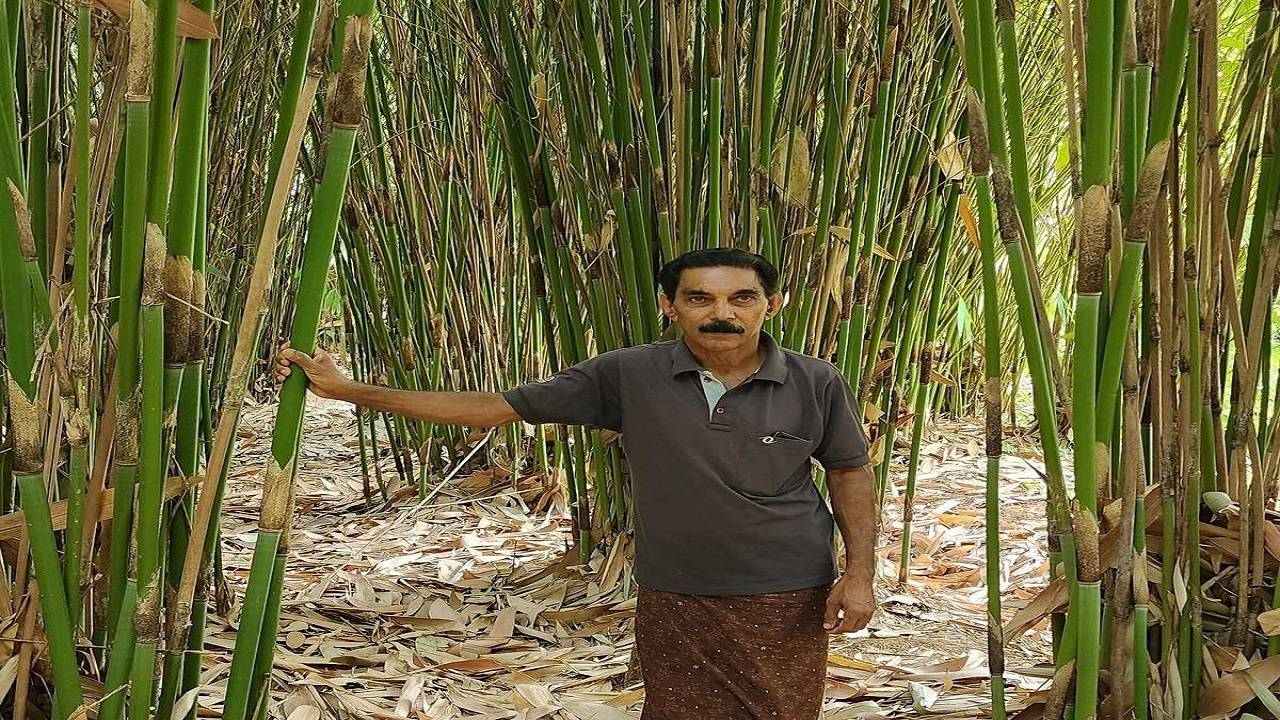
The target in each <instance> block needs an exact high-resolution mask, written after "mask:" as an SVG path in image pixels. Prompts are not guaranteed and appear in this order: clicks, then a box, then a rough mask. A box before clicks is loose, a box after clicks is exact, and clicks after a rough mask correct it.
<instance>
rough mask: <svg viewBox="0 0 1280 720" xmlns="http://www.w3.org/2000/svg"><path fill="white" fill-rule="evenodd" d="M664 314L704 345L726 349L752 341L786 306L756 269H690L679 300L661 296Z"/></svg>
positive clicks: (678, 292) (679, 290)
mask: <svg viewBox="0 0 1280 720" xmlns="http://www.w3.org/2000/svg"><path fill="white" fill-rule="evenodd" d="M659 303H660V304H661V305H662V312H663V314H664V315H666V316H667V317H669V318H671V320H672V321H674V322H676V323H678V324H679V325H680V328H681V329H682V330H684V333H685V336H686V337H688V338H690V339H692V340H693V341H694V342H696V343H698V344H699V345H700V346H702V347H706V348H708V349H712V350H722V349H730V348H734V347H737V346H739V345H741V344H743V343H745V342H747V341H748V339H749V338H752V337H754V336H755V335H756V333H758V332H760V328H761V327H763V326H764V321H765V320H767V319H769V318H771V317H773V315H774V314H775V313H777V312H778V309H779V308H780V307H781V306H782V294H781V293H777V292H775V293H774V294H773V295H765V292H764V287H763V286H762V285H761V284H760V277H759V276H758V275H756V271H755V270H752V269H751V268H737V267H706V268H689V269H687V270H685V271H684V272H682V273H680V286H679V287H678V288H676V296H675V298H668V297H667V296H666V293H661V294H660V295H659Z"/></svg>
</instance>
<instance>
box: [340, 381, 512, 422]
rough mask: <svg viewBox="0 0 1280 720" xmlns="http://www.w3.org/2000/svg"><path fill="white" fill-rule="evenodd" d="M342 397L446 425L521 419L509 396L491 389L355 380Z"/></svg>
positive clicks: (397, 413)
mask: <svg viewBox="0 0 1280 720" xmlns="http://www.w3.org/2000/svg"><path fill="white" fill-rule="evenodd" d="M338 399H339V400H345V401H347V402H349V403H353V404H355V405H359V406H360V407H366V408H369V409H371V410H380V411H383V412H389V413H394V414H396V415H403V416H404V417H409V418H414V419H416V420H425V421H427V422H434V423H444V424H446V425H466V426H468V427H493V426H495V425H503V424H505V423H509V422H514V421H515V420H519V419H520V416H519V415H518V414H517V413H516V411H515V410H513V409H512V408H511V405H510V404H509V403H507V401H506V398H504V397H502V395H500V394H499V393H491V392H436V391H431V390H398V389H396V388H389V387H382V386H381V385H368V384H365V383H351V385H350V386H349V387H347V388H346V389H345V390H344V391H343V392H342V394H341V396H340V397H339V398H338Z"/></svg>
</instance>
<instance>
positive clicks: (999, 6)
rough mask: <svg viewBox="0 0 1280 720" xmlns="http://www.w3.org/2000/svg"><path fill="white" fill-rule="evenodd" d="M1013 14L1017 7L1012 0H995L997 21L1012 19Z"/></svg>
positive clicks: (1015, 13) (1015, 12)
mask: <svg viewBox="0 0 1280 720" xmlns="http://www.w3.org/2000/svg"><path fill="white" fill-rule="evenodd" d="M1015 15H1017V8H1016V7H1014V4H1013V0H996V20H997V21H999V22H1004V21H1006V20H1013V19H1014V16H1015Z"/></svg>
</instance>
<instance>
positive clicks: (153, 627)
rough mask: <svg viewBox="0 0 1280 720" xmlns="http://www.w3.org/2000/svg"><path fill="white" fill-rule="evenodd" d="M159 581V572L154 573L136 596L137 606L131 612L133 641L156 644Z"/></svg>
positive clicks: (158, 632)
mask: <svg viewBox="0 0 1280 720" xmlns="http://www.w3.org/2000/svg"><path fill="white" fill-rule="evenodd" d="M160 582H161V581H160V574H159V573H156V574H155V575H153V577H152V579H151V583H150V585H149V586H148V587H147V588H146V589H145V590H143V591H142V593H141V594H140V595H139V596H138V608H137V610H136V611H135V612H134V614H133V633H134V641H135V642H138V643H151V644H156V643H158V642H159V641H160Z"/></svg>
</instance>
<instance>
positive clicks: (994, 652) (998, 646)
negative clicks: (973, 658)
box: [987, 613, 1004, 677]
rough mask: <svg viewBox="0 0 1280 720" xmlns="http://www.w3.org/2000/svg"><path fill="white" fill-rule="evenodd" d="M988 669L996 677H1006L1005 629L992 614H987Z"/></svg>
mask: <svg viewBox="0 0 1280 720" xmlns="http://www.w3.org/2000/svg"><path fill="white" fill-rule="evenodd" d="M987 667H989V668H990V669H991V674H992V675H994V676H996V677H1000V676H1002V675H1004V628H1003V627H1002V626H1001V624H1000V618H998V617H996V616H995V615H992V614H991V613H987Z"/></svg>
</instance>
